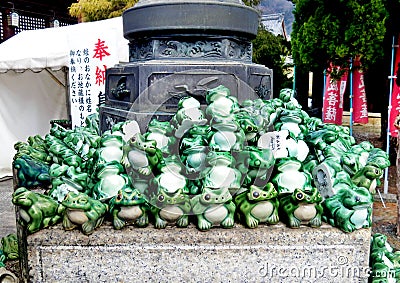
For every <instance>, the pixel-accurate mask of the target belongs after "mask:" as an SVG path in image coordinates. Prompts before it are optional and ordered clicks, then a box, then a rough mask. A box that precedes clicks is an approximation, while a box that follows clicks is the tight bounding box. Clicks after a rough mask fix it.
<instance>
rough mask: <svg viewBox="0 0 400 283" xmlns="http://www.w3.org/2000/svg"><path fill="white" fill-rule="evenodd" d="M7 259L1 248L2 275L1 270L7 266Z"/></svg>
mask: <svg viewBox="0 0 400 283" xmlns="http://www.w3.org/2000/svg"><path fill="white" fill-rule="evenodd" d="M5 261H6V255H5V254H4V253H3V251H2V250H1V249H0V275H1V271H2V269H3V268H4V269H5V267H6V265H5V264H4V263H5Z"/></svg>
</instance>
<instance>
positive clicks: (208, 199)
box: [190, 187, 236, 231]
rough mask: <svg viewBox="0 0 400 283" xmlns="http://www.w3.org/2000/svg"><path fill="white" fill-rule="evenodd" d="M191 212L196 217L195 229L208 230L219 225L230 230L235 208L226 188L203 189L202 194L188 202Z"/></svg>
mask: <svg viewBox="0 0 400 283" xmlns="http://www.w3.org/2000/svg"><path fill="white" fill-rule="evenodd" d="M190 204H191V206H192V211H193V213H194V214H195V215H196V217H197V228H198V229H199V230H201V231H206V230H209V229H210V228H211V227H213V226H217V225H220V226H221V227H223V228H232V227H233V225H234V214H235V210H236V206H235V204H234V202H233V201H232V196H231V194H230V192H229V190H228V188H220V189H210V188H207V187H204V188H203V192H202V193H201V194H199V195H196V196H194V197H193V198H192V199H191V200H190Z"/></svg>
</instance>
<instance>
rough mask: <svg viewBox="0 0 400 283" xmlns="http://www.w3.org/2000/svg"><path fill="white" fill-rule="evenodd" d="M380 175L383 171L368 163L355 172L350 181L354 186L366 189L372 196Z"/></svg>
mask: <svg viewBox="0 0 400 283" xmlns="http://www.w3.org/2000/svg"><path fill="white" fill-rule="evenodd" d="M382 175H383V170H382V169H381V168H379V167H378V166H376V165H375V164H372V163H370V164H367V165H365V166H364V167H363V168H361V169H360V170H359V171H357V173H356V174H355V175H354V176H353V177H352V178H351V180H352V181H353V183H354V185H356V186H358V187H364V188H367V189H368V190H369V191H370V192H371V193H372V194H375V193H376V190H375V189H376V186H377V182H378V181H379V178H381V177H382Z"/></svg>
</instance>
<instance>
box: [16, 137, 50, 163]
mask: <svg viewBox="0 0 400 283" xmlns="http://www.w3.org/2000/svg"><path fill="white" fill-rule="evenodd" d="M29 138H31V137H29ZM29 138H28V139H29ZM14 149H15V150H17V153H16V154H15V157H14V159H15V158H18V157H21V156H23V155H29V156H30V157H31V158H33V159H34V160H38V161H42V162H43V163H49V162H50V161H51V157H50V156H49V154H48V152H47V148H43V145H42V142H41V143H40V145H38V147H34V146H32V145H30V144H28V143H26V142H16V143H15V144H14Z"/></svg>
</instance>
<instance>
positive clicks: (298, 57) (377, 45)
mask: <svg viewBox="0 0 400 283" xmlns="http://www.w3.org/2000/svg"><path fill="white" fill-rule="evenodd" d="M293 3H294V4H295V9H294V12H293V13H294V17H295V21H294V23H293V32H292V34H291V38H292V50H293V59H294V62H295V64H296V65H299V66H304V67H305V68H308V69H309V70H315V69H317V70H320V69H321V67H322V68H325V67H326V66H327V64H328V63H330V62H333V63H335V64H336V65H339V66H346V65H347V64H348V60H349V58H354V57H356V56H361V61H362V64H363V66H364V67H368V66H370V65H371V64H373V63H374V62H375V61H376V60H377V59H379V58H381V57H382V56H383V49H382V42H383V39H384V36H385V32H386V28H385V20H386V18H387V16H388V12H387V10H386V8H385V5H384V2H383V0H361V1H360V0H330V1H325V0H294V1H293Z"/></svg>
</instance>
